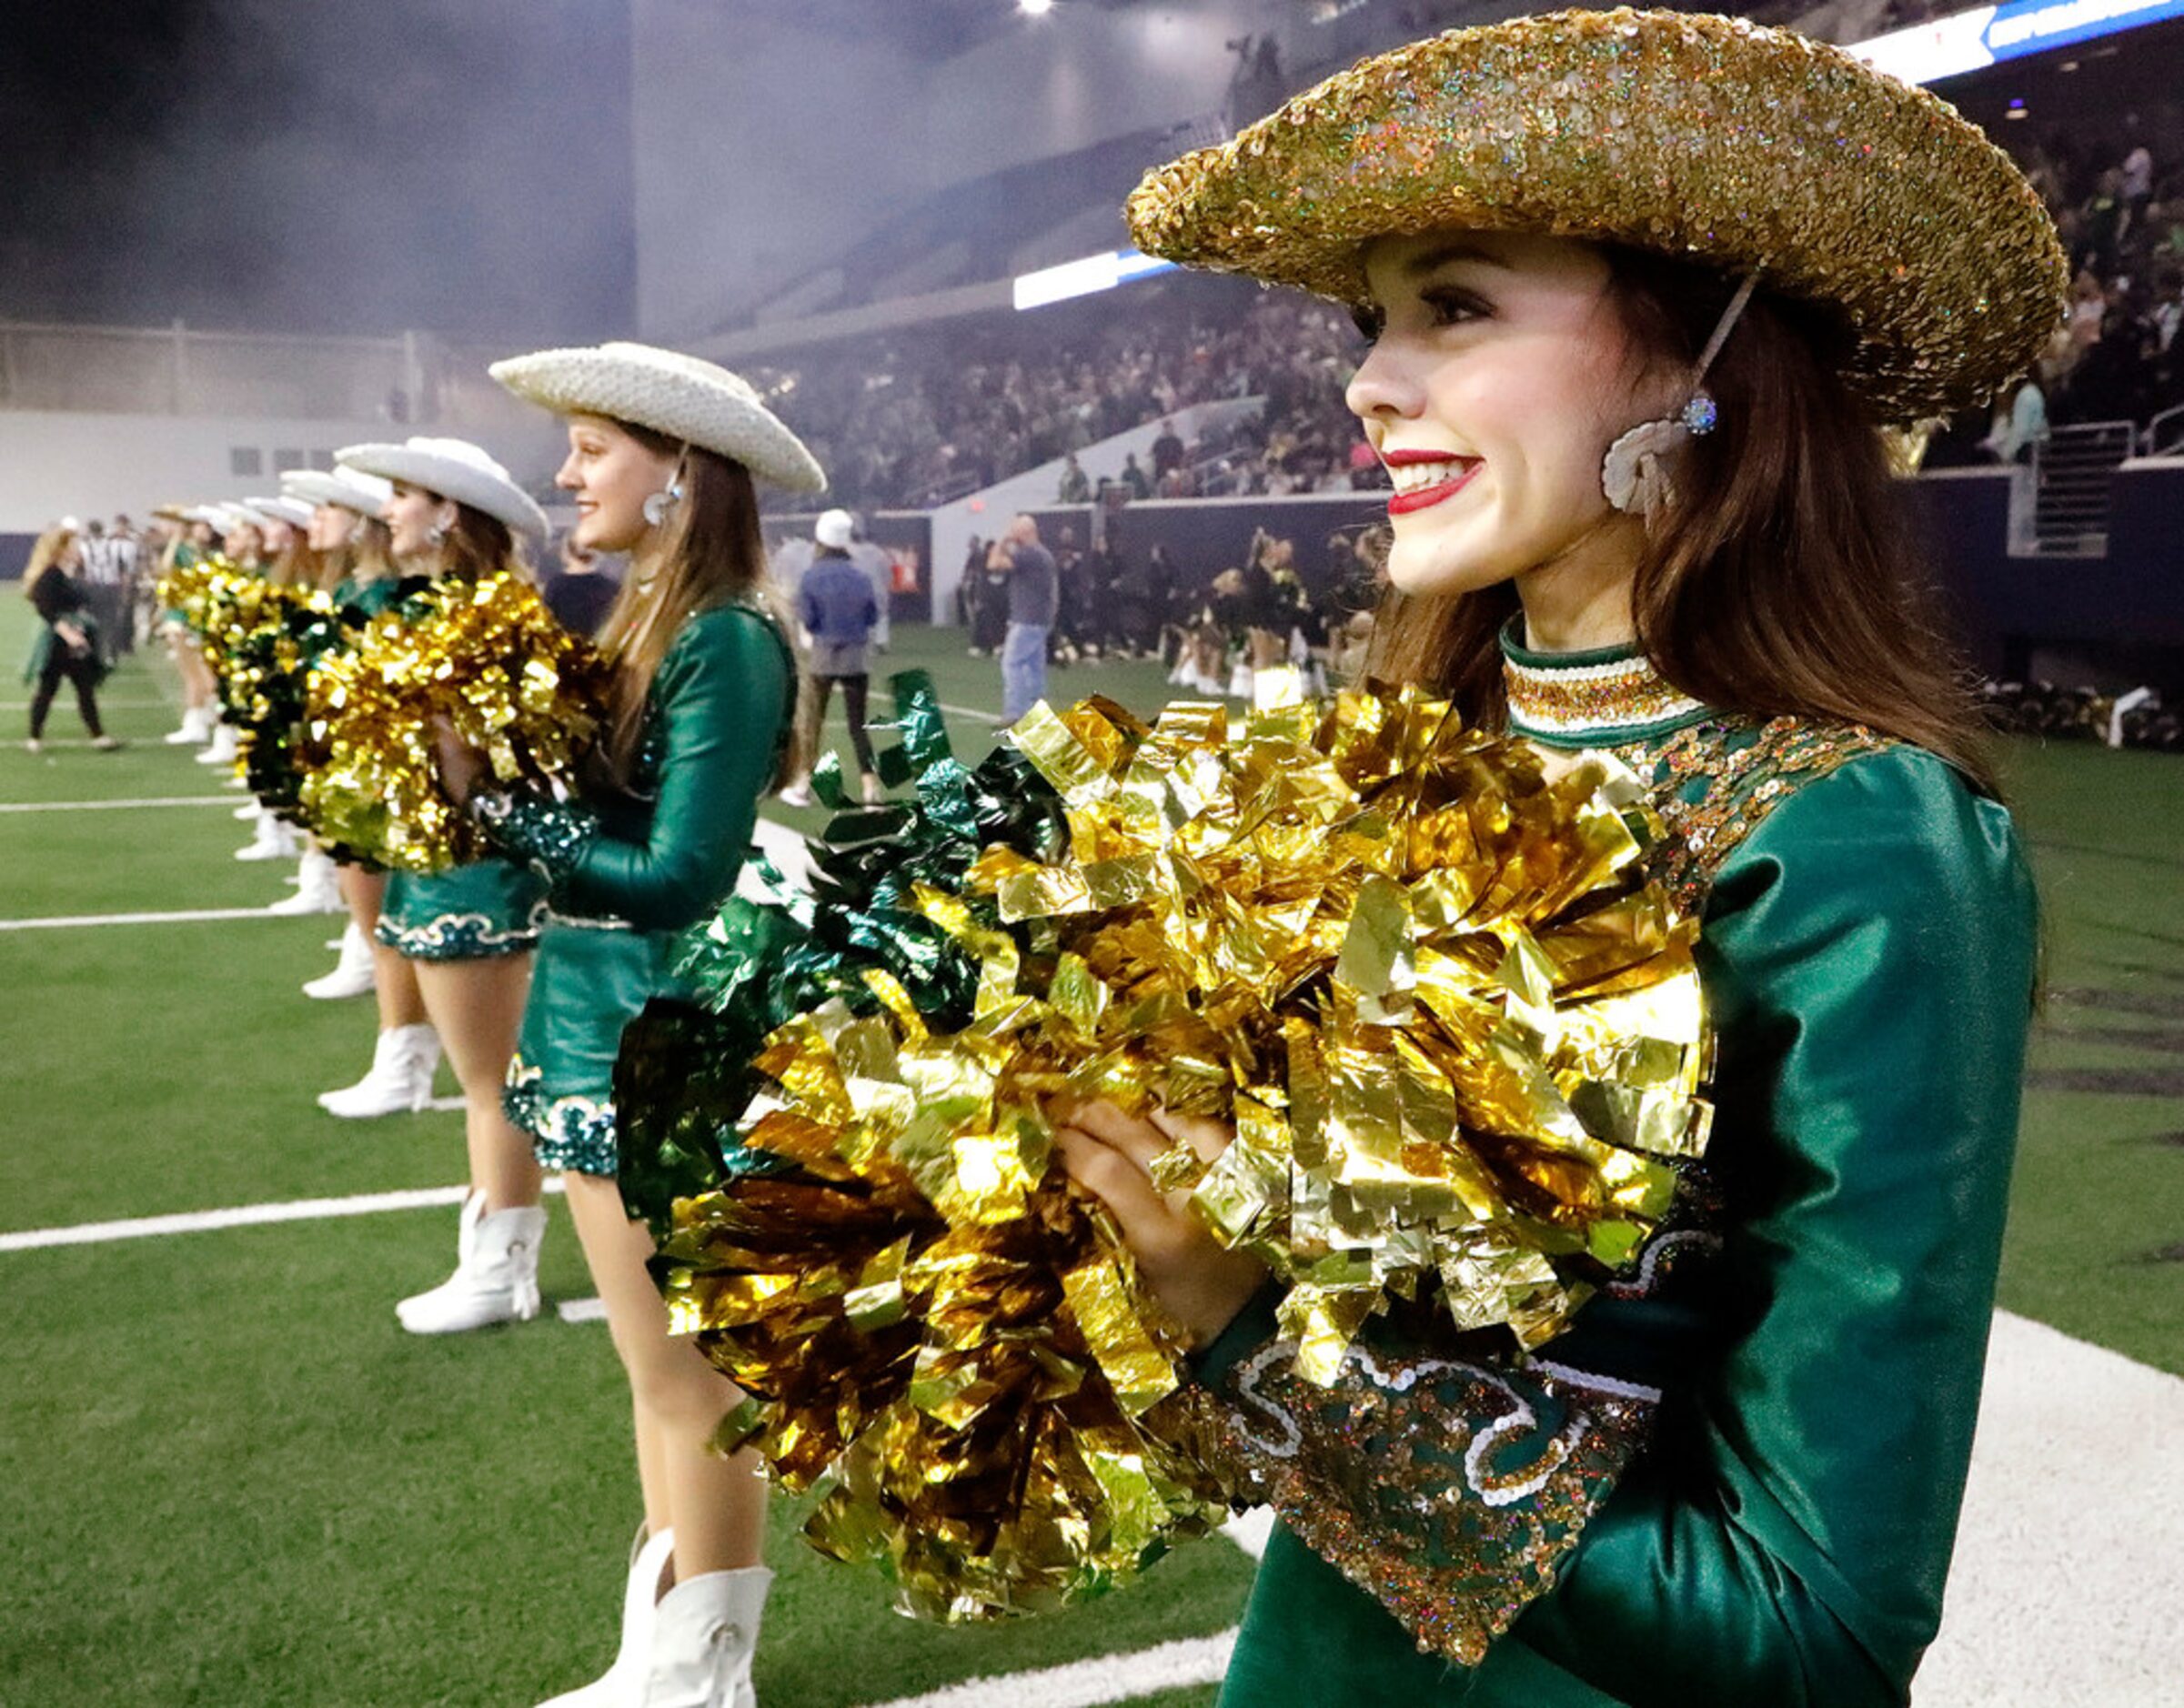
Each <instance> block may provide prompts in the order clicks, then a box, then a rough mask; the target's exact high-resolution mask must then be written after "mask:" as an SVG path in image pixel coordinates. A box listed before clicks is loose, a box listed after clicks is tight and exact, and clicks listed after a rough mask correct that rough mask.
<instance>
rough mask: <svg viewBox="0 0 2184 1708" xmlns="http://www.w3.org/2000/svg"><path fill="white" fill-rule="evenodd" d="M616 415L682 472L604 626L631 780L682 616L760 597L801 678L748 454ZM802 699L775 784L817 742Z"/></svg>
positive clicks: (790, 720) (624, 773)
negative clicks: (770, 570) (806, 724)
mask: <svg viewBox="0 0 2184 1708" xmlns="http://www.w3.org/2000/svg"><path fill="white" fill-rule="evenodd" d="M615 425H616V426H617V427H620V428H621V430H622V431H623V432H625V433H627V434H629V437H631V438H633V439H635V440H636V441H637V442H638V443H639V445H642V446H643V447H645V448H646V449H647V450H649V451H650V452H651V453H652V454H653V455H654V456H656V457H669V458H678V459H679V462H678V467H677V471H676V476H675V478H676V480H677V481H678V482H679V484H680V486H681V487H682V496H681V497H679V499H678V500H677V501H676V503H675V507H674V508H673V509H672V510H671V511H669V514H668V517H667V518H666V520H665V521H664V522H663V523H662V524H661V525H660V526H659V527H654V528H652V529H651V530H650V531H649V533H648V535H647V536H646V538H645V539H644V541H643V542H642V543H641V544H640V545H639V547H638V548H637V550H636V551H635V552H634V553H633V554H631V557H630V561H629V575H628V576H627V577H626V578H624V580H623V582H622V588H621V592H620V593H619V595H617V596H616V598H615V601H614V608H613V609H611V610H610V611H609V613H608V614H607V621H606V624H605V626H604V627H603V628H601V629H600V631H599V645H600V647H601V648H603V649H604V650H605V651H606V652H607V654H608V656H609V658H612V659H613V661H614V681H613V686H612V688H611V689H610V690H609V701H608V728H607V740H606V743H605V753H604V756H603V757H604V758H605V759H606V762H607V766H608V769H609V772H610V773H611V774H612V776H613V777H614V778H615V779H617V780H618V781H626V780H627V779H628V777H629V768H630V763H631V761H632V760H633V759H635V758H636V755H637V747H638V742H639V739H640V738H642V735H643V733H644V718H645V698H646V696H647V695H648V694H649V693H650V692H651V688H652V678H654V677H655V676H657V675H658V674H659V666H660V661H661V660H662V659H663V658H666V657H667V655H668V648H669V647H670V646H672V645H673V644H674V641H675V637H676V636H677V635H679V634H680V633H681V632H682V626H683V624H684V623H686V622H687V621H689V618H691V617H692V616H693V615H694V614H695V613H697V612H699V611H701V610H704V609H706V608H709V607H711V606H715V605H720V604H722V603H725V602H726V601H728V600H730V599H741V600H746V601H748V602H750V603H751V604H755V605H758V606H760V608H763V609H764V610H766V611H767V612H768V613H769V614H770V616H771V617H772V618H773V621H774V626H775V628H777V629H778V630H779V631H780V636H781V638H782V639H783V640H784V641H785V642H786V643H787V644H788V647H789V650H790V670H791V672H792V673H793V674H794V675H795V676H796V677H798V678H800V677H801V675H802V666H801V662H800V658H799V657H798V654H797V649H796V640H795V635H796V630H795V628H793V627H792V626H791V625H790V622H789V619H788V613H787V611H786V610H785V609H784V608H783V601H782V600H781V598H780V594H779V591H778V589H776V588H775V587H774V585H773V582H772V580H771V578H770V577H769V576H768V575H767V573H766V540H765V536H764V535H763V533H761V532H760V526H759V495H758V492H757V490H756V489H755V488H754V487H753V486H752V484H751V478H750V470H749V469H748V468H746V467H743V465H742V464H741V463H739V462H734V461H731V460H730V458H728V457H721V456H718V455H716V454H715V453H714V452H711V451H709V450H703V449H700V448H699V447H697V446H695V445H691V446H685V445H683V444H682V443H681V442H680V441H679V440H677V439H672V438H669V437H666V436H665V435H664V434H659V433H655V432H654V431H652V429H651V428H649V427H639V426H636V425H635V424H634V423H631V422H628V421H618V422H616V423H615ZM797 703H798V701H797V700H795V699H792V700H790V702H789V709H788V710H787V711H786V713H785V717H786V718H787V724H788V728H787V730H786V732H785V739H784V740H783V741H782V742H781V744H780V747H781V753H780V762H779V763H778V765H777V766H776V768H775V774H774V777H773V779H772V780H771V782H770V785H769V787H770V789H779V788H781V787H784V786H786V785H787V784H788V783H789V782H790V781H791V780H792V779H795V778H797V777H800V776H801V775H802V773H803V769H804V764H805V758H806V756H805V754H804V752H803V750H802V749H803V748H804V747H805V746H806V745H807V742H806V740H805V738H804V734H803V732H802V730H801V728H800V720H799V719H798V718H797V717H796V716H795V712H794V707H795V706H796V704H797Z"/></svg>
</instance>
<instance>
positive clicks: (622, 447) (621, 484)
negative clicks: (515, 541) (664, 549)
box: [554, 415, 679, 552]
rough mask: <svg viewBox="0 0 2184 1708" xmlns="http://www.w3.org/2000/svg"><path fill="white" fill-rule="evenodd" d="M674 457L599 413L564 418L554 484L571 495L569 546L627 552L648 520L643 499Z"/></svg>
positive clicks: (668, 473)
mask: <svg viewBox="0 0 2184 1708" xmlns="http://www.w3.org/2000/svg"><path fill="white" fill-rule="evenodd" d="M678 460H679V459H678V458H677V457H675V456H673V455H672V454H667V455H663V454H662V453H660V452H659V451H656V450H653V449H652V448H651V447H649V446H647V445H645V444H643V443H641V442H640V441H639V439H638V438H637V437H636V436H635V435H633V434H631V433H630V432H629V430H628V429H627V428H626V427H623V426H622V425H621V424H620V423H619V422H616V421H609V420H608V419H606V418H605V417H602V416H596V415H579V416H571V417H569V456H568V458H567V459H566V460H565V461H564V462H563V463H562V465H561V469H560V472H559V474H557V475H556V476H555V477H554V485H555V486H557V487H560V488H561V490H562V491H564V492H566V493H568V494H569V496H570V497H572V498H573V499H575V501H576V507H577V525H576V527H574V528H573V529H572V530H571V531H570V533H569V539H570V541H571V543H572V544H574V545H575V546H577V547H578V548H580V549H582V550H584V551H594V552H598V551H629V550H631V549H633V548H635V547H636V546H637V544H638V542H639V540H641V539H642V538H644V536H645V531H646V529H647V528H649V527H650V526H651V524H650V523H649V522H647V521H646V520H645V500H646V499H647V498H649V497H651V496H652V495H653V494H654V493H656V492H661V491H664V490H665V489H666V488H667V485H668V483H669V481H670V480H672V479H674V477H675V465H676V463H677V461H678Z"/></svg>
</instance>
